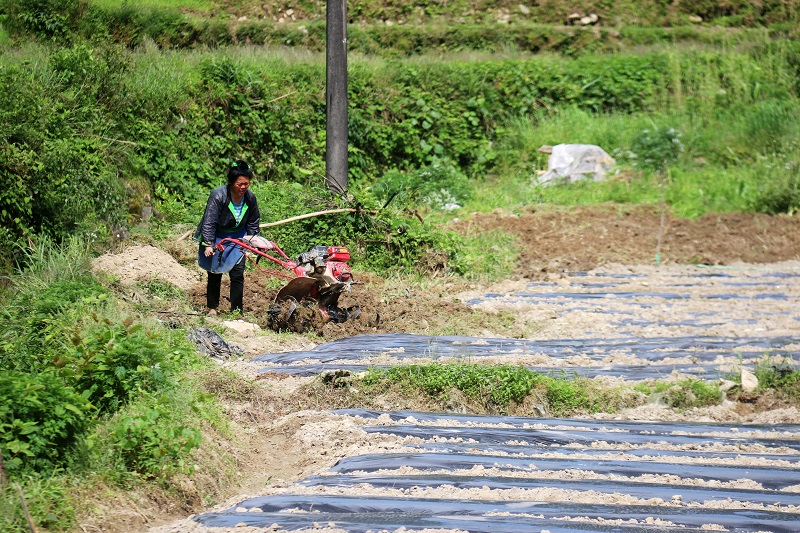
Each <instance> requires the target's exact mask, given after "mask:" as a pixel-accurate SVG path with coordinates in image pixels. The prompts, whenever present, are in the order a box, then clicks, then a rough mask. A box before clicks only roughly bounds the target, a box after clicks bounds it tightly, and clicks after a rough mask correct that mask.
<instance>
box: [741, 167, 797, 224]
mask: <svg viewBox="0 0 800 533" xmlns="http://www.w3.org/2000/svg"><path fill="white" fill-rule="evenodd" d="M759 169H760V170H761V172H758V176H757V179H758V183H757V185H756V186H757V191H758V192H757V194H756V196H755V197H754V198H753V199H752V200H751V203H750V207H752V209H754V210H755V211H759V212H761V213H769V214H777V213H794V212H797V211H798V210H800V157H798V156H797V155H796V154H795V155H787V156H780V155H778V156H775V157H773V158H771V160H767V161H765V162H763V163H762V164H761V165H760V166H759Z"/></svg>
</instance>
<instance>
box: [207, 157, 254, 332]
mask: <svg viewBox="0 0 800 533" xmlns="http://www.w3.org/2000/svg"><path fill="white" fill-rule="evenodd" d="M251 179H253V172H252V170H250V166H249V165H248V164H247V163H246V162H244V161H242V160H241V159H238V160H236V161H234V162H233V163H232V164H231V167H230V170H228V184H227V185H223V186H221V187H217V188H216V189H214V190H213V191H211V194H210V195H209V197H208V202H207V203H206V210H205V213H204V214H203V219H202V220H201V221H200V225H199V226H198V227H197V231H196V232H195V237H196V238H197V239H198V240H199V241H200V248H199V250H198V263H199V264H200V266H201V267H202V268H204V269H206V270H208V283H207V285H206V303H207V305H208V314H209V315H211V316H213V315H216V314H217V308H218V307H219V294H220V285H221V283H222V273H223V272H226V271H227V272H229V275H230V278H231V291H230V299H231V311H237V310H238V311H239V312H242V310H243V309H242V297H243V295H244V267H245V263H246V262H245V258H244V254H243V253H242V252H241V250H240V249H238V248H236V247H234V246H227V247H226V250H227V251H229V252H232V253H233V254H235V255H233V256H231V257H229V258H226V259H230V261H228V263H230V262H233V263H234V266H233V267H232V268H230V266H227V267H224V266H223V267H222V268H213V267H212V264H214V261H213V258H214V257H215V253H219V252H218V251H217V250H216V249H215V248H214V245H215V244H216V243H218V242H219V241H220V240H221V239H224V238H226V237H230V238H234V239H241V238H243V237H244V236H245V235H258V234H259V227H258V224H259V222H260V220H261V216H260V214H259V212H258V202H257V201H256V196H255V195H254V194H253V193H252V191H250V180H251ZM237 258H238V261H237ZM219 259H222V257H219ZM216 264H217V266H218V267H219V265H220V264H221V262H220V261H218V262H217V263H216ZM228 268H230V270H227V269H228Z"/></svg>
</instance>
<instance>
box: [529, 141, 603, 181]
mask: <svg viewBox="0 0 800 533" xmlns="http://www.w3.org/2000/svg"><path fill="white" fill-rule="evenodd" d="M540 150H541V149H540ZM615 164H616V161H614V158H613V157H611V156H610V155H608V153H606V151H605V150H603V149H602V148H600V147H599V146H595V145H593V144H558V145H556V146H553V150H552V153H551V154H550V158H549V159H548V161H547V172H545V173H544V174H542V175H541V176H539V177H538V179H537V180H536V182H537V184H539V185H550V184H552V183H572V182H574V181H582V180H592V181H603V180H605V178H606V175H607V174H608V173H609V172H610V171H611V169H612V167H613V166H614V165H615Z"/></svg>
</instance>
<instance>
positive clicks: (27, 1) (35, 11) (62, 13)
mask: <svg viewBox="0 0 800 533" xmlns="http://www.w3.org/2000/svg"><path fill="white" fill-rule="evenodd" d="M85 7H86V2H85V1H84V0H8V1H7V2H6V6H5V9H6V12H7V13H8V14H9V20H10V22H11V25H12V27H13V28H14V29H17V30H19V31H23V32H30V33H33V34H34V35H37V36H39V37H43V38H45V39H67V38H70V37H71V36H72V32H74V31H75V30H76V29H77V25H78V21H79V20H80V18H81V16H82V15H83V13H84V10H85Z"/></svg>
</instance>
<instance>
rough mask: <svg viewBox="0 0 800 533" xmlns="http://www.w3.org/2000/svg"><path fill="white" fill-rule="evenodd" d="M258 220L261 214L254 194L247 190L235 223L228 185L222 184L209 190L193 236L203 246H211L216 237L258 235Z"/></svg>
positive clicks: (259, 220)
mask: <svg viewBox="0 0 800 533" xmlns="http://www.w3.org/2000/svg"><path fill="white" fill-rule="evenodd" d="M260 222H261V214H260V213H259V212H258V202H257V201H256V195H255V194H253V193H252V192H251V191H250V190H247V191H245V193H244V206H242V220H241V221H239V224H236V218H235V217H234V215H233V204H232V202H231V195H230V192H229V189H228V186H227V185H223V186H221V187H217V188H216V189H214V190H213V191H211V194H210V195H209V197H208V203H207V204H206V212H205V213H204V214H203V219H202V220H200V224H199V225H198V226H197V230H196V231H195V234H194V237H195V239H197V240H199V241H200V244H202V245H204V246H213V245H214V243H215V240H216V239H221V238H225V237H235V238H239V237H244V236H245V235H258V234H259V233H260V229H259V227H258V225H259V223H260Z"/></svg>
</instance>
